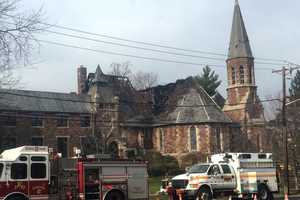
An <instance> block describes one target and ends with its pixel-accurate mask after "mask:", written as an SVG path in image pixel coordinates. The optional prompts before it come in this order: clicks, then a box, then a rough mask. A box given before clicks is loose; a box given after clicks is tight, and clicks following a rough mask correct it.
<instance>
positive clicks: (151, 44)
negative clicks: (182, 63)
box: [4, 14, 286, 62]
mask: <svg viewBox="0 0 300 200" xmlns="http://www.w3.org/2000/svg"><path fill="white" fill-rule="evenodd" d="M4 15H5V16H7V17H10V18H14V17H15V16H13V15H8V14H4ZM21 19H23V20H26V21H32V20H31V19H27V18H21ZM33 22H35V21H33ZM37 23H39V24H43V25H46V26H49V27H55V28H58V29H63V30H68V31H72V32H78V33H83V34H87V35H93V36H99V37H104V38H109V39H114V40H119V41H125V42H132V43H137V44H142V45H148V46H154V47H160V48H166V49H172V50H179V51H186V52H193V53H199V54H207V55H214V56H222V57H227V55H226V54H221V53H214V52H208V51H200V50H191V49H186V48H178V47H173V46H168V45H160V44H156V43H150V42H142V41H137V40H130V39H125V38H121V37H115V36H110V35H106V34H99V33H93V32H89V31H84V30H80V29H76V28H70V27H66V26H60V25H55V24H50V23H45V22H37ZM128 46H130V45H128ZM256 59H259V60H269V61H278V62H286V61H285V60H280V59H270V58H256Z"/></svg>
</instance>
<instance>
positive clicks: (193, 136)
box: [190, 126, 197, 151]
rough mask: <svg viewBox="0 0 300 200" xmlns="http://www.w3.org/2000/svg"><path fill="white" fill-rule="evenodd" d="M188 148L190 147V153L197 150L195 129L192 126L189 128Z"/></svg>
mask: <svg viewBox="0 0 300 200" xmlns="http://www.w3.org/2000/svg"><path fill="white" fill-rule="evenodd" d="M190 146H191V151H196V150H197V136H196V128H195V127H194V126H192V127H191V128H190Z"/></svg>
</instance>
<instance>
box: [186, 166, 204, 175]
mask: <svg viewBox="0 0 300 200" xmlns="http://www.w3.org/2000/svg"><path fill="white" fill-rule="evenodd" d="M208 168H209V165H194V166H192V167H191V168H190V169H189V171H188V172H189V173H190V174H192V173H205V172H207V170H208Z"/></svg>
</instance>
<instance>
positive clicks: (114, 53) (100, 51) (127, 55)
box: [36, 39, 279, 71]
mask: <svg viewBox="0 0 300 200" xmlns="http://www.w3.org/2000/svg"><path fill="white" fill-rule="evenodd" d="M36 41H39V42H42V43H47V44H52V45H57V46H63V47H68V48H74V49H81V50H86V51H92V52H96V53H103V54H110V55H118V56H125V57H132V58H138V59H144V60H154V61H160V62H167V63H176V64H186V65H194V66H210V67H219V68H224V69H225V68H226V66H224V65H218V64H205V63H196V62H189V61H176V60H169V59H163V58H156V57H146V56H137V55H133V54H125V53H118V52H112V51H104V50H99V49H93V48H87V47H80V46H76V45H70V44H64V43H59V42H52V41H48V40H41V39H37V40H36ZM264 64H267V63H264ZM268 64H270V63H268ZM278 65H279V64H278ZM256 69H257V70H268V71H270V70H273V69H272V68H266V67H260V68H256Z"/></svg>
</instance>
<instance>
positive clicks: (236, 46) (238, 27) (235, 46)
mask: <svg viewBox="0 0 300 200" xmlns="http://www.w3.org/2000/svg"><path fill="white" fill-rule="evenodd" d="M241 57H242V58H244V57H246V58H253V56H252V51H251V47H250V44H249V39H248V35H247V31H246V28H245V24H244V20H243V17H242V13H241V9H240V6H239V3H238V0H236V2H235V6H234V14H233V21H232V28H231V37H230V44H229V51H228V59H231V58H241Z"/></svg>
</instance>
